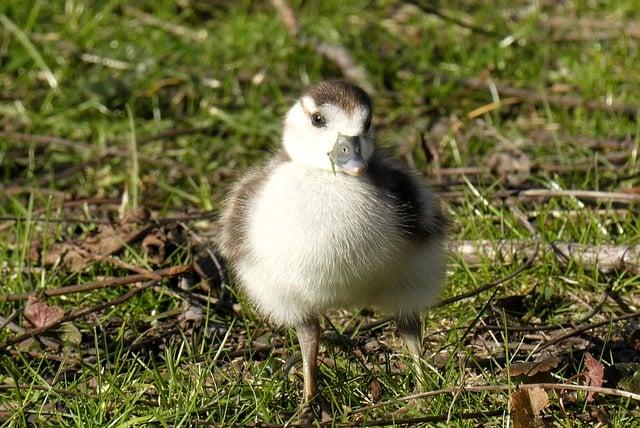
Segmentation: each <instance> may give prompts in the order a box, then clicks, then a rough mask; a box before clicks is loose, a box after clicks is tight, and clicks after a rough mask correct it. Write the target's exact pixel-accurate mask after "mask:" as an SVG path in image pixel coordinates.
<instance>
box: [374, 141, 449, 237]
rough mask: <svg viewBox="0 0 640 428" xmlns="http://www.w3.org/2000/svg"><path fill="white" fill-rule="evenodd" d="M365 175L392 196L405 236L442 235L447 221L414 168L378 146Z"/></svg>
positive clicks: (434, 197) (431, 192) (385, 196)
mask: <svg viewBox="0 0 640 428" xmlns="http://www.w3.org/2000/svg"><path fill="white" fill-rule="evenodd" d="M366 176H367V177H368V179H369V180H370V182H371V184H372V185H373V186H375V187H376V188H377V189H378V191H379V192H380V193H381V195H382V197H384V198H388V199H390V200H391V203H392V204H393V206H394V207H395V208H396V210H397V213H398V215H399V217H400V219H401V224H400V228H401V230H402V232H403V234H404V235H405V237H406V238H407V239H409V240H411V241H426V240H429V239H438V238H440V239H441V238H443V237H444V236H445V234H446V230H447V226H448V223H449V222H448V220H447V218H446V216H445V215H444V213H443V212H442V210H441V208H440V206H439V204H438V201H437V199H436V196H435V194H434V193H433V191H432V190H431V189H430V188H429V186H428V185H427V184H426V183H425V182H424V181H423V180H422V178H421V177H420V176H419V175H418V174H417V173H416V172H414V171H412V170H409V169H407V167H405V166H404V165H402V163H401V162H400V161H398V160H397V159H394V158H392V157H390V156H389V155H387V154H386V153H385V152H384V151H382V150H381V149H377V150H376V153H375V154H374V155H373V158H372V159H371V161H370V163H369V169H368V171H367V174H366Z"/></svg>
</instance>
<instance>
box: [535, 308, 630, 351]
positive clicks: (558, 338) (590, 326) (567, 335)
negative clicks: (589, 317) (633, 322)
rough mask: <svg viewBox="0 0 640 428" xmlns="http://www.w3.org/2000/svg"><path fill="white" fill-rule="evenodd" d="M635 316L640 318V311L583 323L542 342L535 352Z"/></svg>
mask: <svg viewBox="0 0 640 428" xmlns="http://www.w3.org/2000/svg"><path fill="white" fill-rule="evenodd" d="M634 318H640V311H638V312H633V313H631V314H626V315H621V316H619V317H615V318H610V319H607V320H604V321H600V322H596V323H592V324H587V325H583V326H581V327H578V328H575V329H573V330H571V331H568V332H566V333H565V334H562V335H560V336H556V337H554V338H553V339H551V340H549V341H547V342H545V343H544V344H542V345H541V346H539V347H538V348H536V349H535V351H534V353H535V352H540V351H542V350H543V349H546V348H548V347H549V346H552V345H555V344H556V343H559V342H562V341H563V340H566V339H568V338H570V337H573V336H578V335H580V334H582V333H584V332H585V331H589V330H593V329H595V328H598V327H603V326H605V325H607V324H612V323H615V322H620V321H626V320H630V319H634Z"/></svg>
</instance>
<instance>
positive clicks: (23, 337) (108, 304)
mask: <svg viewBox="0 0 640 428" xmlns="http://www.w3.org/2000/svg"><path fill="white" fill-rule="evenodd" d="M156 282H157V281H149V282H146V283H144V284H143V285H141V286H140V287H137V288H134V289H133V290H131V291H129V292H128V293H126V294H124V295H122V296H120V297H118V298H116V299H113V300H110V301H108V302H105V303H100V304H99V305H95V306H92V307H90V308H86V309H81V310H79V311H76V312H72V313H70V314H69V315H65V316H64V317H62V318H61V319H59V320H58V321H56V322H53V323H51V324H48V325H46V326H44V327H40V328H36V329H33V330H30V331H28V332H26V333H24V334H20V335H18V336H15V337H13V338H11V339H9V340H6V341H4V342H1V343H0V351H2V350H4V349H5V348H7V347H9V346H11V345H15V344H16V343H20V342H23V341H25V340H27V339H30V338H32V337H35V336H38V335H41V334H43V333H45V332H47V331H49V330H52V329H54V328H56V327H58V326H59V325H61V324H63V323H65V322H69V321H73V320H75V319H77V318H80V317H83V316H85V315H88V314H91V313H94V312H99V311H102V310H104V309H107V308H110V307H111V306H116V305H119V304H121V303H123V302H126V301H127V300H129V299H131V298H132V297H134V296H136V295H138V294H140V293H142V292H143V291H144V290H146V289H148V288H151V287H153V286H154V285H155V283H156Z"/></svg>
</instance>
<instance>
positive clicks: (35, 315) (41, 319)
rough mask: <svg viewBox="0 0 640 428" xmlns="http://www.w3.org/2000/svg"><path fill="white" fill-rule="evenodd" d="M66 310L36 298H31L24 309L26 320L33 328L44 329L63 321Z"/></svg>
mask: <svg viewBox="0 0 640 428" xmlns="http://www.w3.org/2000/svg"><path fill="white" fill-rule="evenodd" d="M63 316H64V310H63V309H62V308H61V307H59V306H55V305H47V304H46V303H44V302H42V301H41V300H40V299H38V298H37V297H35V296H29V299H28V300H27V304H26V305H25V307H24V319H25V320H26V321H27V322H28V323H29V324H30V325H31V327H33V328H42V327H46V326H49V325H51V324H54V323H56V322H58V321H60V320H61V319H62V317H63Z"/></svg>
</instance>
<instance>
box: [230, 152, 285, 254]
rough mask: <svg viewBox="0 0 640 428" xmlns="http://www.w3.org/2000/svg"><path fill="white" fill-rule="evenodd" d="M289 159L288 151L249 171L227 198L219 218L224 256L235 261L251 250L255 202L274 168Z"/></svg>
mask: <svg viewBox="0 0 640 428" xmlns="http://www.w3.org/2000/svg"><path fill="white" fill-rule="evenodd" d="M288 160H289V158H288V156H287V155H286V153H285V152H284V151H279V152H277V153H275V154H274V156H273V157H272V158H271V159H270V161H268V162H267V163H266V164H264V165H261V166H258V167H254V168H252V169H250V170H249V171H247V173H246V174H245V175H244V177H243V178H242V179H241V180H240V181H239V182H238V183H237V184H235V185H234V186H233V187H232V188H231V191H230V192H229V194H228V196H227V198H226V199H225V201H224V209H223V211H222V214H221V216H220V220H219V224H220V234H219V237H218V245H219V249H220V253H221V254H222V256H223V257H225V258H226V259H227V260H229V261H230V262H231V263H232V264H233V263H234V262H235V261H236V260H238V259H239V258H241V257H243V256H245V255H246V254H247V252H248V249H249V245H248V239H247V238H248V237H247V234H248V217H249V210H250V209H251V208H250V207H251V201H252V200H253V198H254V197H255V196H256V194H257V193H258V192H259V191H260V189H261V188H262V186H263V185H264V183H265V182H266V180H267V179H268V177H269V173H270V171H272V170H273V169H274V168H275V167H277V165H279V164H281V163H283V162H287V161H288Z"/></svg>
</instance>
